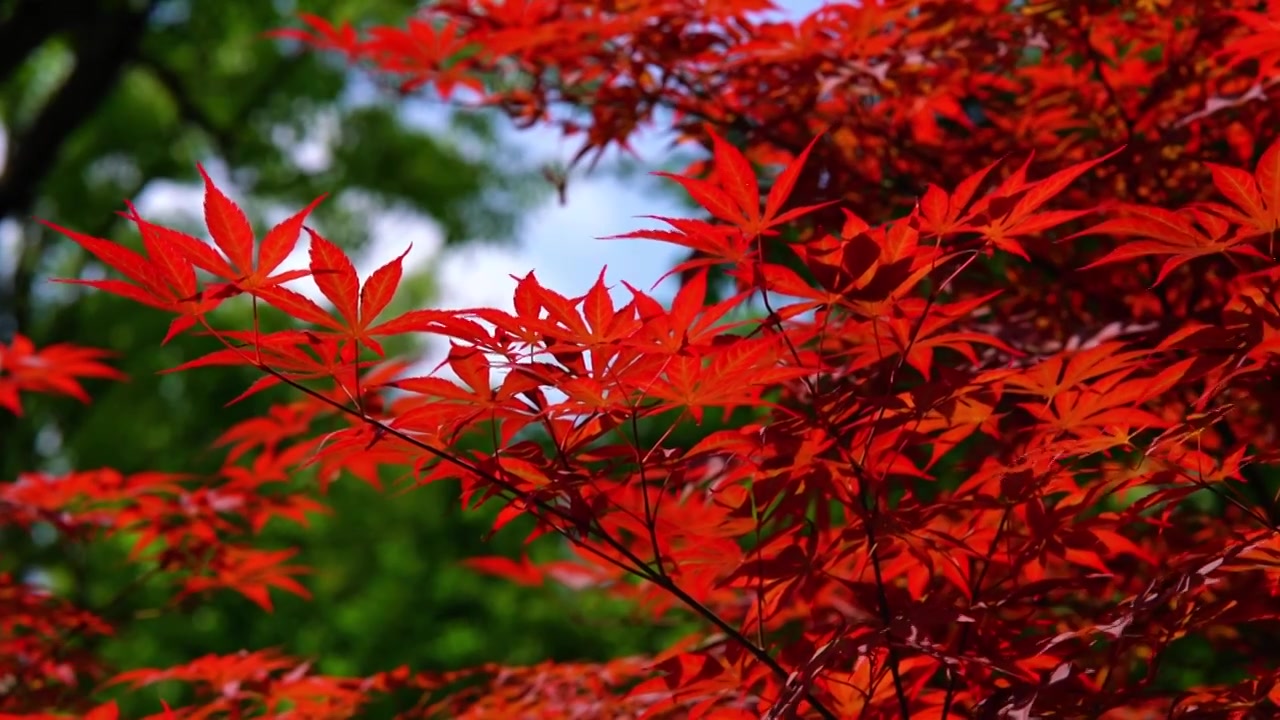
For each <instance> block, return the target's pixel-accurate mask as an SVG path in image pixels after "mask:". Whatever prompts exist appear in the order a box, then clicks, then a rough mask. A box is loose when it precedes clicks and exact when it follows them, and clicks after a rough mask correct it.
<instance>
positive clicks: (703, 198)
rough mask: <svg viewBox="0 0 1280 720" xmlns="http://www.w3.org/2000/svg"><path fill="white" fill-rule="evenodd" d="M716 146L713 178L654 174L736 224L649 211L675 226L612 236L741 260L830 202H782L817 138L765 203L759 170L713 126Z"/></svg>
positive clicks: (790, 166) (777, 182)
mask: <svg viewBox="0 0 1280 720" xmlns="http://www.w3.org/2000/svg"><path fill="white" fill-rule="evenodd" d="M710 135H711V141H712V145H713V149H714V157H713V162H712V167H713V170H714V172H713V175H712V179H710V180H699V179H698V178H691V177H684V176H681V175H675V174H673V173H666V172H657V173H654V175H658V176H660V177H666V178H670V179H672V180H675V181H676V182H678V183H680V185H681V186H682V187H684V189H685V191H686V192H688V193H689V195H690V197H692V198H693V199H694V200H695V201H697V203H698V204H699V205H701V206H702V207H703V208H705V209H706V210H707V212H709V213H711V215H712V216H713V217H715V218H716V219H718V220H722V221H724V222H727V223H729V224H731V225H733V228H734V229H733V230H726V229H725V228H719V227H716V226H714V225H709V224H708V223H703V222H700V221H697V220H677V219H672V218H664V217H657V216H647V217H651V218H653V219H655V220H662V221H664V222H666V223H668V224H670V225H672V226H673V227H674V228H675V231H674V232H673V231H670V230H664V231H653V230H638V231H636V232H630V233H625V234H622V235H612V236H609V237H608V238H605V239H608V240H617V239H638V238H648V239H651V240H660V241H663V242H670V243H675V244H678V245H684V246H685V247H689V248H692V249H694V250H696V251H698V252H699V253H701V254H703V255H706V256H709V257H710V258H712V259H713V261H715V262H730V263H738V262H741V261H742V260H743V258H744V257H745V256H746V254H747V252H748V250H749V249H750V248H751V247H752V245H753V243H754V242H755V241H756V239H757V238H760V237H761V236H766V235H772V234H774V231H773V230H772V228H775V227H777V226H779V225H782V224H784V223H787V222H790V221H792V220H795V219H796V218H799V217H802V216H804V215H805V214H807V213H809V212H812V211H814V210H816V209H818V208H821V207H825V206H827V205H830V204H831V203H829V202H828V203H819V204H817V205H806V206H804V207H798V208H794V209H792V210H788V211H787V212H782V207H783V205H785V204H786V202H787V200H788V199H789V198H790V197H791V192H792V190H794V189H795V185H796V181H797V180H798V179H799V177H800V171H801V170H803V169H804V164H805V161H806V160H807V159H808V158H809V153H810V152H811V151H812V150H813V146H814V143H816V142H817V141H818V138H814V139H813V140H811V141H810V142H809V145H808V147H806V148H805V149H804V150H803V151H802V152H801V153H800V154H799V155H797V156H796V157H795V158H794V159H793V160H792V161H791V162H790V163H789V164H788V165H787V166H786V167H785V168H784V169H783V170H782V172H781V173H780V174H779V175H778V177H777V179H776V180H774V182H773V187H771V188H770V189H769V195H768V196H767V197H766V198H765V201H764V207H763V208H761V206H760V184H759V182H758V181H757V180H756V174H755V170H753V169H752V167H751V163H750V162H748V161H747V159H746V157H744V156H743V154H742V153H741V152H739V151H738V149H737V148H735V147H734V146H732V145H730V144H729V143H728V142H726V141H725V140H724V139H722V138H721V137H720V136H719V135H716V134H715V133H714V132H710ZM686 267H688V266H687V265H682V266H680V267H679V268H676V269H675V270H673V271H672V272H679V271H681V270H682V269H684V268H686Z"/></svg>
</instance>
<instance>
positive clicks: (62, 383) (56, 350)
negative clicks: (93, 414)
mask: <svg viewBox="0 0 1280 720" xmlns="http://www.w3.org/2000/svg"><path fill="white" fill-rule="evenodd" d="M107 355H109V353H107V352H106V351H104V350H97V349H94V348H83V347H76V346H75V345H70V344H67V343H58V344H56V345H49V346H47V347H45V348H42V349H40V350H37V349H36V347H35V345H34V344H33V343H32V342H31V340H30V339H28V338H27V337H25V336H22V335H15V336H14V338H13V340H12V341H11V342H10V343H9V344H8V345H0V407H3V408H7V409H8V410H10V411H11V412H13V414H14V415H17V416H19V417H21V416H22V402H21V401H20V399H19V397H18V393H19V392H23V391H25V392H41V393H57V394H60V395H69V396H71V397H73V398H75V399H77V400H79V401H80V402H83V403H87V402H89V396H88V394H86V393H85V391H84V388H83V387H81V386H80V383H79V382H78V379H79V378H106V379H109V380H124V379H125V375H124V373H121V372H119V371H117V370H114V369H112V368H110V367H108V366H107V365H105V364H103V363H102V362H101V360H102V358H104V357H106V356H107Z"/></svg>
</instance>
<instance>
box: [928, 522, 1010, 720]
mask: <svg viewBox="0 0 1280 720" xmlns="http://www.w3.org/2000/svg"><path fill="white" fill-rule="evenodd" d="M1013 507H1014V506H1013V504H1012V503H1010V504H1006V505H1005V508H1004V513H1003V514H1002V515H1001V516H1000V524H999V525H997V526H996V533H995V536H994V537H992V538H991V545H989V546H988V547H987V555H986V557H985V558H984V559H983V563H982V569H981V570H979V571H978V575H977V577H975V578H974V580H973V585H972V586H971V589H970V593H969V595H970V597H971V598H972V599H971V600H970V602H969V607H971V608H972V607H973V606H974V605H976V604H977V603H978V596H979V595H980V594H981V593H982V584H983V583H984V582H985V581H986V579H987V571H988V570H990V569H991V565H992V562H993V560H994V559H995V554H996V546H997V545H999V544H1000V536H1001V535H1003V534H1004V531H1005V528H1006V527H1008V525H1009V516H1010V514H1011V513H1012V512H1013ZM976 624H977V620H974V622H971V623H964V627H962V628H960V641H959V642H958V643H957V645H956V657H957V658H958V657H960V656H961V655H963V654H964V652H965V651H966V650H967V649H968V648H969V637H970V634H971V633H970V631H971V629H972V628H973V626H974V625H976ZM948 674H949V675H950V677H949V678H948V680H947V691H946V695H944V696H943V700H942V714H941V720H947V718H948V717H949V716H950V715H951V703H952V701H954V700H955V693H956V688H957V686H958V684H959V682H960V674H959V673H958V672H950V673H948Z"/></svg>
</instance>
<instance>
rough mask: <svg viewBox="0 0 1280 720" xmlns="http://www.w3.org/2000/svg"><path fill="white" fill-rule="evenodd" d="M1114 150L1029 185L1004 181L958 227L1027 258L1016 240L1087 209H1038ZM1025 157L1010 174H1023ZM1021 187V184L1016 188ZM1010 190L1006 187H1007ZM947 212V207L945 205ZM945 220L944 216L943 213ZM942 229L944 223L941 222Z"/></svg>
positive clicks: (976, 205) (1069, 219) (1112, 154)
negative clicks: (1019, 166) (966, 220)
mask: <svg viewBox="0 0 1280 720" xmlns="http://www.w3.org/2000/svg"><path fill="white" fill-rule="evenodd" d="M1121 149H1123V148H1120V149H1116V150H1113V151H1111V152H1109V153H1107V154H1106V155H1103V156H1102V157H1100V158H1097V159H1094V160H1088V161H1086V162H1082V163H1077V164H1075V165H1072V166H1071V167H1068V168H1065V169H1063V170H1059V171H1058V172H1056V173H1054V174H1053V175H1050V176H1049V177H1047V178H1045V179H1043V180H1037V181H1035V182H1032V183H1029V184H1023V183H1022V182H1017V184H1016V185H1015V184H1014V181H1012V179H1010V180H1006V182H1005V184H1004V185H1002V187H1001V189H999V190H997V191H996V192H994V193H992V194H991V195H988V196H986V197H984V198H982V199H981V200H979V201H978V203H976V204H975V206H974V208H973V210H972V211H970V217H971V220H970V221H969V222H968V223H967V224H963V225H961V226H960V227H959V228H957V230H968V231H974V232H978V233H981V234H982V235H983V236H984V237H986V239H987V240H988V241H989V242H990V243H991V244H992V245H993V246H995V247H997V248H1000V249H1001V250H1005V251H1007V252H1011V253H1013V254H1015V255H1017V256H1019V257H1021V258H1023V259H1027V257H1028V256H1027V252H1026V250H1024V249H1023V248H1022V244H1021V243H1020V242H1018V239H1019V238H1021V237H1025V236H1028V235H1034V234H1036V233H1040V232H1044V231H1045V230H1048V229H1050V228H1053V227H1057V226H1058V225H1061V224H1063V223H1065V222H1069V221H1071V220H1075V219H1076V218H1079V217H1081V216H1084V215H1087V214H1088V213H1089V212H1090V211H1087V210H1048V211H1042V210H1041V209H1040V208H1041V206H1043V205H1044V204H1045V203H1046V202H1048V201H1049V200H1050V199H1052V198H1053V197H1054V196H1056V195H1057V194H1058V193H1060V192H1062V191H1063V190H1064V189H1065V188H1066V187H1067V185H1070V184H1071V183H1072V181H1074V180H1075V179H1076V178H1078V177H1080V176H1081V175H1083V174H1084V173H1085V172H1086V171H1087V170H1089V169H1090V168H1092V167H1094V166H1095V165H1097V164H1099V163H1101V162H1102V161H1104V160H1107V159H1108V158H1110V157H1112V156H1114V155H1115V154H1116V153H1118V152H1120V150H1121ZM1030 162H1031V159H1030V158H1028V159H1027V161H1026V163H1024V164H1023V166H1022V168H1021V169H1019V171H1018V172H1017V173H1015V174H1014V176H1013V177H1016V178H1020V177H1023V176H1025V174H1026V168H1027V165H1028V164H1029V163H1030ZM1019 186H1020V187H1019ZM1010 187H1012V189H1006V188H1010ZM948 212H950V208H948ZM943 217H944V219H945V218H946V216H943ZM943 227H944V228H945V227H946V225H943Z"/></svg>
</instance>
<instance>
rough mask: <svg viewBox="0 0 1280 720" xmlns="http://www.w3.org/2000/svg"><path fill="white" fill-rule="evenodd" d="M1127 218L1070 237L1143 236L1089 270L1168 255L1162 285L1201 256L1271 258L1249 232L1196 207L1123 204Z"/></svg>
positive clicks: (1160, 277) (1158, 276)
mask: <svg viewBox="0 0 1280 720" xmlns="http://www.w3.org/2000/svg"><path fill="white" fill-rule="evenodd" d="M1117 209H1118V210H1119V211H1120V212H1123V213H1124V214H1125V216H1124V217H1115V218H1111V219H1110V220H1104V221H1102V222H1101V223H1098V224H1097V225H1094V226H1093V227H1091V228H1089V229H1087V230H1083V231H1081V232H1078V233H1076V234H1075V235H1072V236H1070V237H1068V238H1067V240H1071V239H1073V238H1077V237H1082V236H1084V235H1119V236H1122V237H1124V236H1128V237H1136V238H1139V240H1137V241H1136V242H1128V243H1124V244H1122V245H1121V246H1120V247H1118V248H1116V249H1114V250H1112V251H1111V252H1109V253H1107V254H1106V255H1104V256H1103V257H1101V258H1099V259H1098V260H1095V261H1093V262H1091V263H1089V264H1088V265H1086V266H1085V269H1089V268H1095V267H1099V266H1102V265H1109V264H1112V263H1117V262H1120V261H1122V260H1129V259H1131V258H1136V257H1145V256H1148V255H1168V256H1170V257H1169V259H1168V260H1165V262H1164V265H1162V266H1161V268H1160V272H1159V274H1158V275H1157V276H1156V281H1155V284H1156V285H1159V284H1160V283H1161V282H1162V281H1163V280H1164V279H1165V278H1166V277H1168V275H1169V273H1171V272H1173V271H1174V270H1175V269H1177V267H1178V266H1179V265H1182V264H1184V263H1186V262H1188V261H1190V260H1192V259H1194V258H1197V257H1200V256H1201V255H1216V254H1218V253H1236V254H1239V255H1249V256H1251V257H1256V258H1260V259H1263V260H1269V259H1270V258H1268V257H1267V256H1266V255H1263V254H1262V252H1261V251H1259V250H1258V249H1256V248H1254V247H1253V246H1252V245H1248V244H1246V242H1247V241H1248V240H1249V237H1250V236H1248V235H1242V234H1240V233H1236V232H1231V227H1230V225H1229V224H1228V222H1227V221H1226V220H1225V219H1224V218H1222V217H1220V216H1218V215H1216V214H1213V213H1209V212H1205V211H1203V210H1198V209H1196V208H1184V209H1182V210H1180V211H1173V210H1166V209H1164V208H1160V207H1151V206H1146V205H1132V204H1128V203H1125V204H1121V205H1119V206H1117Z"/></svg>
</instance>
